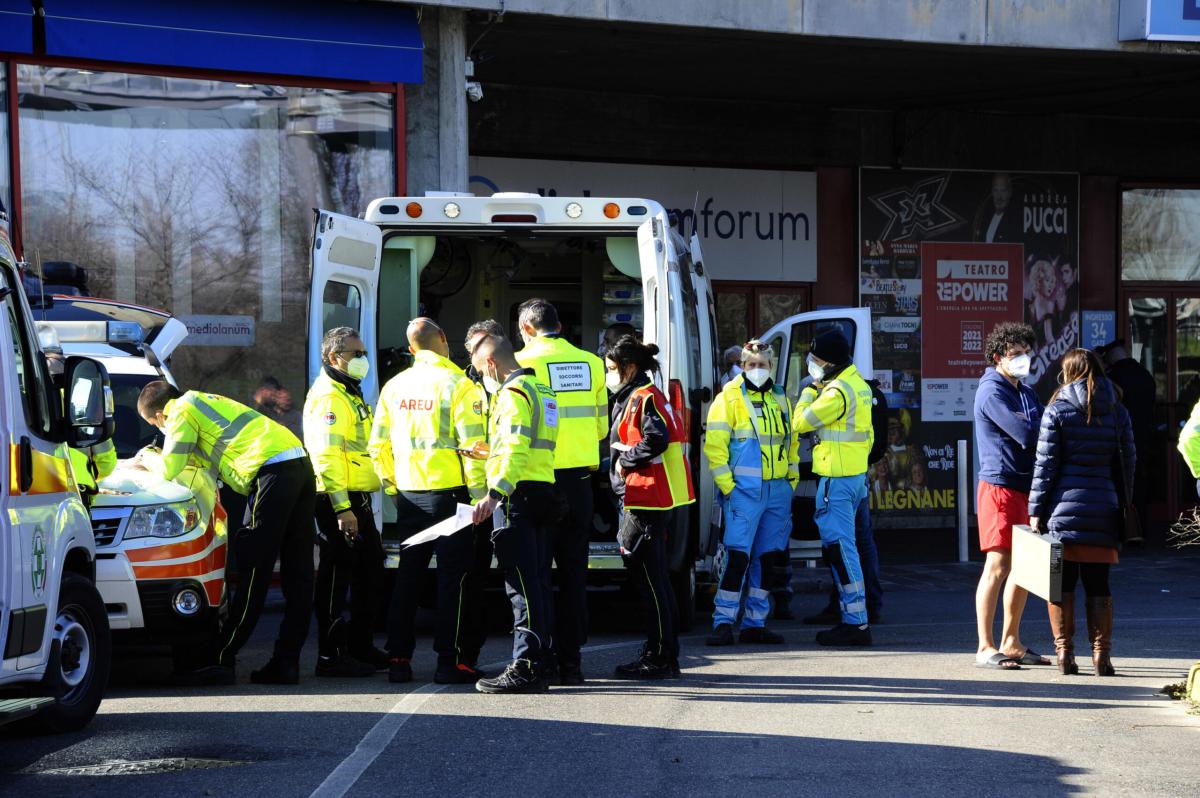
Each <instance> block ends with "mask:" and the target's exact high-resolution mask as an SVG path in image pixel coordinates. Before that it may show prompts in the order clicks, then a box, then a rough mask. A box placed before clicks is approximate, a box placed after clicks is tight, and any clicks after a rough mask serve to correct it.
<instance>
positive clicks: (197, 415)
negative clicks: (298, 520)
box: [162, 391, 304, 496]
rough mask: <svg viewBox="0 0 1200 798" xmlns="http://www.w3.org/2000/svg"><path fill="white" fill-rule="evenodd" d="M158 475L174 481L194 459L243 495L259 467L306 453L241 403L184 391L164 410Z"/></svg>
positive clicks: (287, 434)
mask: <svg viewBox="0 0 1200 798" xmlns="http://www.w3.org/2000/svg"><path fill="white" fill-rule="evenodd" d="M163 415H164V416H166V419H167V422H166V424H164V425H163V435H164V437H165V438H166V442H165V443H164V444H163V456H162V469H163V471H162V476H163V478H164V479H175V477H177V476H179V475H180V474H181V473H182V472H183V470H184V468H185V467H187V465H188V458H189V457H191V456H192V455H198V456H200V457H202V458H203V459H204V460H206V461H207V462H208V463H209V464H210V467H211V468H212V469H213V470H214V471H215V472H216V474H217V475H218V476H219V477H220V479H221V481H222V482H224V483H225V484H226V485H228V486H229V487H230V488H232V489H233V490H235V491H237V492H238V493H240V494H242V495H243V496H244V495H246V494H248V493H249V492H250V485H251V483H253V482H254V478H255V477H256V476H258V469H260V468H262V466H263V464H264V463H266V462H267V461H268V460H270V459H271V458H273V457H275V456H276V455H280V454H291V453H293V452H298V453H300V454H301V455H303V453H304V447H303V445H302V444H301V443H300V439H299V438H297V437H296V436H295V435H293V434H292V433H291V432H289V431H288V430H287V428H286V427H284V426H283V425H282V424H278V423H276V422H274V421H272V420H271V419H269V418H267V417H266V416H264V415H262V414H261V413H259V412H257V411H254V410H251V409H250V408H248V407H246V406H245V405H244V404H242V403H241V402H235V401H233V400H232V399H227V398H226V397H224V396H217V395H216V394H211V393H199V392H198V391H188V392H187V393H185V394H184V395H183V396H181V397H179V398H178V399H172V400H171V401H170V402H167V406H166V407H165V408H163Z"/></svg>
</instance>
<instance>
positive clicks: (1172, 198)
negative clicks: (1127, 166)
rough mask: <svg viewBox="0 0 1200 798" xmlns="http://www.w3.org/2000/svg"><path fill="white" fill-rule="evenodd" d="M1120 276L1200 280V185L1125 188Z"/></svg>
mask: <svg viewBox="0 0 1200 798" xmlns="http://www.w3.org/2000/svg"><path fill="white" fill-rule="evenodd" d="M1121 279H1122V280H1127V281H1129V280H1155V281H1177V280H1200V189H1169V188H1138V189H1129V190H1127V191H1124V192H1122V195H1121Z"/></svg>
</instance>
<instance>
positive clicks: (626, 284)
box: [378, 227, 642, 381]
mask: <svg viewBox="0 0 1200 798" xmlns="http://www.w3.org/2000/svg"><path fill="white" fill-rule="evenodd" d="M426 257H427V258H428V260H427V262H426V263H425V265H424V267H423V268H420V277H419V282H418V284H417V285H416V286H414V285H413V281H412V279H411V274H412V273H413V268H412V266H413V263H414V262H416V263H417V265H418V266H419V264H420V262H421V261H422V260H424V259H425V258H426ZM414 289H415V290H414ZM532 297H541V298H543V299H547V300H549V301H551V302H552V303H554V306H555V307H556V308H557V309H558V313H559V318H560V320H561V321H562V325H563V329H562V332H563V335H564V336H565V337H566V338H567V339H568V340H569V341H570V342H571V343H573V344H575V345H576V346H578V347H580V348H582V349H585V350H587V351H589V352H596V351H598V349H599V348H600V345H601V340H602V337H603V334H604V330H605V329H606V328H607V327H608V326H609V325H611V324H613V323H616V322H627V323H629V324H632V325H633V326H634V327H635V328H636V329H638V330H641V328H642V284H641V267H640V265H639V262H638V249H637V237H636V234H635V233H634V231H632V230H630V231H628V232H625V233H616V234H614V233H609V232H606V233H604V234H598V233H581V232H579V231H553V230H547V229H546V228H545V227H541V228H538V229H536V230H530V229H521V228H517V229H489V230H488V231H486V232H481V231H479V230H473V231H470V232H468V231H462V232H454V233H441V234H439V235H436V236H426V235H419V236H413V235H410V234H409V231H405V234H404V235H401V236H390V237H386V238H385V242H384V252H383V258H382V263H381V266H380V275H379V325H378V334H379V347H380V350H381V358H380V360H381V364H382V373H381V374H380V378H381V381H386V379H388V378H389V377H391V376H392V375H393V374H394V373H396V372H397V371H399V370H402V369H403V368H404V367H405V366H407V364H408V362H409V361H408V358H407V355H406V353H407V341H406V340H405V330H406V327H407V325H408V322H409V320H410V319H411V317H412V315H414V308H415V312H416V313H417V314H423V315H426V316H429V317H430V318H433V319H434V320H436V321H437V322H438V324H440V325H441V326H442V328H443V329H444V330H445V331H446V335H447V337H448V338H449V342H450V357H451V359H452V360H454V361H455V362H457V363H458V364H459V365H462V366H465V365H466V364H467V354H466V349H465V347H464V340H463V339H464V334H465V333H466V330H467V328H468V327H469V326H470V325H471V324H473V323H474V322H475V321H477V320H479V319H487V318H494V319H496V320H497V321H498V322H500V324H501V325H502V326H503V327H504V330H505V333H506V334H507V335H509V336H511V337H512V339H513V343H514V345H515V346H516V347H517V348H518V349H519V348H520V346H521V338H520V333H519V329H518V325H517V315H518V308H519V307H520V305H521V303H522V302H524V301H525V300H527V299H530V298H532ZM414 300H415V301H414ZM398 311H399V312H398Z"/></svg>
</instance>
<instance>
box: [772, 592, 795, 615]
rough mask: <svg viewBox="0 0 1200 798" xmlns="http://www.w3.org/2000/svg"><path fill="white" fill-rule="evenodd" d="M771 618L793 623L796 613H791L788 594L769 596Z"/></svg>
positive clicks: (790, 600) (790, 599) (790, 597)
mask: <svg viewBox="0 0 1200 798" xmlns="http://www.w3.org/2000/svg"><path fill="white" fill-rule="evenodd" d="M771 603H772V604H773V605H774V606H773V607H772V609H771V618H773V619H774V620H776V621H794V620H796V613H794V612H792V596H791V594H789V593H775V594H773V595H772V596H771Z"/></svg>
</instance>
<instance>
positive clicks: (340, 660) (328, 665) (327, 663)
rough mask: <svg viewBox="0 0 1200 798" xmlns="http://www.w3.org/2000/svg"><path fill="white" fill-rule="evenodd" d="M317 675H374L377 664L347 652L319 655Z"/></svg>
mask: <svg viewBox="0 0 1200 798" xmlns="http://www.w3.org/2000/svg"><path fill="white" fill-rule="evenodd" d="M316 675H317V676H331V677H362V676H374V675H375V666H374V665H372V664H370V663H367V662H363V661H362V660H358V659H355V658H354V657H351V656H350V655H348V654H346V655H343V656H340V657H317V667H316Z"/></svg>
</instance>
